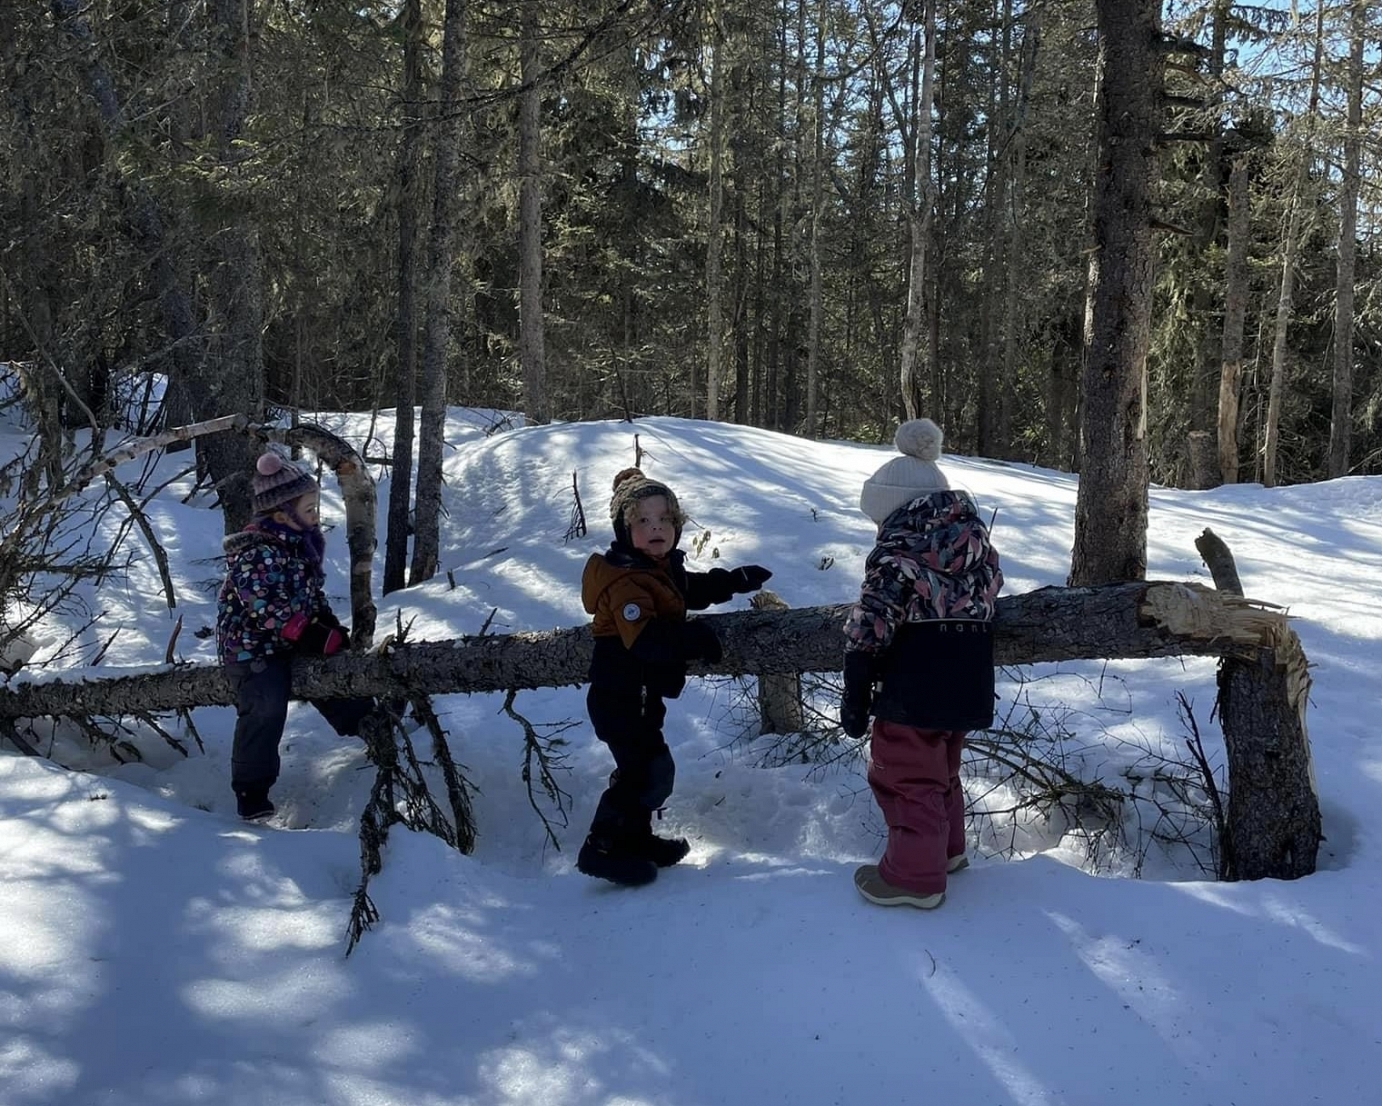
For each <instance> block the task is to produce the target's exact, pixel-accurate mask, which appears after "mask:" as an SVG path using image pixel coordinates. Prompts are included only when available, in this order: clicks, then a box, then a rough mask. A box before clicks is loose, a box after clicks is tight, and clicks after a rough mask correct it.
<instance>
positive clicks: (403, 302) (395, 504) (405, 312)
mask: <svg viewBox="0 0 1382 1106" xmlns="http://www.w3.org/2000/svg"><path fill="white" fill-rule="evenodd" d="M423 35H424V28H423V23H422V0H406V3H405V5H404V8H403V97H402V99H403V105H402V107H403V110H402V116H403V117H402V125H403V134H402V137H401V138H400V140H399V144H398V165H397V167H396V169H395V180H396V181H397V183H398V334H397V345H398V368H397V373H398V376H397V379H396V380H395V382H394V408H395V415H394V437H393V473H394V479H393V480H392V481H391V482H390V483H389V516H388V518H389V521H388V527H387V531H386V537H385V543H384V581H383V592H384V594H385V595H388V594H389V592H391V591H397V590H398V589H399V588H401V587H403V584H404V581H405V575H406V569H407V565H408V534H409V532H410V530H411V529H412V527H411V525H410V524H409V519H408V516H409V505H410V504H411V502H412V491H413V479H412V473H413V405H414V403H415V402H416V400H417V329H418V320H417V291H418V227H419V226H420V224H421V222H422V219H421V214H420V209H421V205H422V199H421V194H422V182H421V179H420V175H421V173H422V117H421V111H422V108H421V104H422V48H423Z"/></svg>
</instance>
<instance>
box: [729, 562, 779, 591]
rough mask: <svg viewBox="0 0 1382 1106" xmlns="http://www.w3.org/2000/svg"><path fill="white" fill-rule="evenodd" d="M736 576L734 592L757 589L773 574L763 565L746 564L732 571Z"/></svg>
mask: <svg viewBox="0 0 1382 1106" xmlns="http://www.w3.org/2000/svg"><path fill="white" fill-rule="evenodd" d="M730 575H731V576H733V577H734V594H735V595H743V594H745V593H746V592H750V591H757V590H758V589H759V588H761V587H762V586H763V585H764V584H766V583H767V582H768V581H769V580H771V579H772V578H773V574H772V572H771V571H769V570H768V569H766V568H764V567H763V566H762V565H744V567H743V568H736V569H735V570H734V571H733V572H731V573H730Z"/></svg>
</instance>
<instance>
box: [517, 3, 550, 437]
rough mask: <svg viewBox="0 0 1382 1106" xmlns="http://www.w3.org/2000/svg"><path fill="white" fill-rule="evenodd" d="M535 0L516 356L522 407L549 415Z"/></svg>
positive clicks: (525, 29)
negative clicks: (543, 288) (521, 386)
mask: <svg viewBox="0 0 1382 1106" xmlns="http://www.w3.org/2000/svg"><path fill="white" fill-rule="evenodd" d="M537 13H538V0H523V23H522V29H521V41H520V43H519V54H520V69H521V79H522V81H523V94H522V96H521V97H520V99H519V107H518V180H519V184H518V196H519V199H518V206H519V218H518V260H519V277H518V281H519V308H518V328H519V329H518V359H519V362H520V363H521V366H522V371H523V391H524V393H525V394H524V400H525V413H526V414H527V416H528V418H529V419H531V420H532V421H533V422H536V423H546V422H550V421H551V412H550V410H549V408H548V402H547V353H546V340H545V336H544V333H543V318H542V155H541V151H542V112H541V107H542V93H541V88H540V85H539V82H538V77H539V73H540V71H541V58H540V51H539V47H540V45H541V40H540V38H539V36H538V22H537Z"/></svg>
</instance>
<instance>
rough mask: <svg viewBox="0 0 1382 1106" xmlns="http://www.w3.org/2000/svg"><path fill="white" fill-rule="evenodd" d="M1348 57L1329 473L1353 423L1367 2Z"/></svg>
mask: <svg viewBox="0 0 1382 1106" xmlns="http://www.w3.org/2000/svg"><path fill="white" fill-rule="evenodd" d="M1349 37H1350V48H1349V58H1348V130H1347V131H1346V133H1345V135H1344V168H1343V183H1342V187H1341V188H1340V189H1339V250H1338V273H1337V279H1336V280H1335V284H1334V287H1335V290H1336V291H1335V300H1334V388H1333V391H1334V395H1333V402H1332V404H1331V407H1330V419H1329V457H1328V468H1327V470H1326V471H1327V472H1328V473H1329V475H1330V476H1331V477H1336V478H1337V477H1340V476H1347V475H1348V454H1349V446H1350V439H1351V437H1352V434H1351V431H1352V427H1353V280H1354V274H1355V272H1356V270H1357V256H1358V241H1357V235H1358V191H1359V186H1360V185H1361V183H1362V178H1361V173H1360V167H1359V162H1360V156H1361V147H1362V144H1363V46H1364V44H1365V42H1366V39H1367V4H1366V3H1365V2H1364V0H1353V11H1352V21H1351V28H1350V32H1349Z"/></svg>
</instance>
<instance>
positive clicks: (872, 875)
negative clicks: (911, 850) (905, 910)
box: [854, 864, 945, 910]
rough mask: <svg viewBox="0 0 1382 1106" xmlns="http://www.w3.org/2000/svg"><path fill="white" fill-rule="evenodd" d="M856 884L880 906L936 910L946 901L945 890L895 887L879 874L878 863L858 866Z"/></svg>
mask: <svg viewBox="0 0 1382 1106" xmlns="http://www.w3.org/2000/svg"><path fill="white" fill-rule="evenodd" d="M854 886H855V887H856V888H858V891H859V894H861V895H862V896H863V897H864V898H865V899H867V900H868V901H869V902H871V903H877V904H878V905H879V906H915V907H916V908H917V909H918V910H935V909H936V907H938V906H940V905H941V903H943V902H945V892H944V891H938V892H936V893H935V894H934V895H926V894H923V893H921V892H919V891H908V890H907V889H906V888H904V887H894V886H893V885H892V884H891V883H889V882H888V881H887V880H885V879H884V878H883V877H882V876H881V875H879V874H878V865H877V864H865V865H863V866H862V867H860V868H857V869H856V870H855V872H854Z"/></svg>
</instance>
